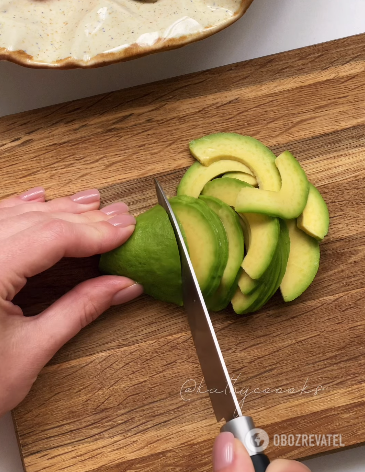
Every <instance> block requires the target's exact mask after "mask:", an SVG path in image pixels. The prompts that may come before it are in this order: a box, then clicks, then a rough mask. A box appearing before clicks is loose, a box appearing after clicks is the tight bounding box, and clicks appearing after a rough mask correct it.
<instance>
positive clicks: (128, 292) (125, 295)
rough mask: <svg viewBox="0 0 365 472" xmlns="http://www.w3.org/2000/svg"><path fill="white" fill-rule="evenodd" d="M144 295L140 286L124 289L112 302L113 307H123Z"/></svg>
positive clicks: (135, 285)
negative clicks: (124, 304) (123, 304)
mask: <svg viewBox="0 0 365 472" xmlns="http://www.w3.org/2000/svg"><path fill="white" fill-rule="evenodd" d="M142 293H143V287H142V285H140V284H137V283H136V284H134V285H131V286H130V287H127V288H124V289H123V290H120V292H117V293H116V294H115V295H114V297H113V299H112V302H111V305H112V306H113V305H121V304H122V303H127V302H129V301H131V300H133V299H134V298H137V297H139V296H140V295H142Z"/></svg>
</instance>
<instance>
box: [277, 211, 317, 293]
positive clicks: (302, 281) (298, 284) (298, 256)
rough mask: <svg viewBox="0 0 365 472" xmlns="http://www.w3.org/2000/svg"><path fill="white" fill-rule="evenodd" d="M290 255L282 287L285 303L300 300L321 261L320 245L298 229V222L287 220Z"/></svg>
mask: <svg viewBox="0 0 365 472" xmlns="http://www.w3.org/2000/svg"><path fill="white" fill-rule="evenodd" d="M286 225H287V227H288V230H289V237H290V253H289V260H288V265H287V268H286V272H285V275H284V278H283V280H282V282H281V285H280V290H281V294H282V296H283V298H284V301H286V302H291V301H292V300H295V299H296V298H298V297H299V296H300V295H301V294H302V293H303V292H304V291H305V290H307V288H308V287H309V285H310V284H311V283H312V281H313V279H314V277H315V276H316V274H317V271H318V267H319V259H320V250H319V243H318V241H317V240H316V239H314V238H312V237H311V236H309V235H308V234H307V233H305V232H304V231H302V230H301V229H299V228H298V227H297V224H296V220H287V221H286Z"/></svg>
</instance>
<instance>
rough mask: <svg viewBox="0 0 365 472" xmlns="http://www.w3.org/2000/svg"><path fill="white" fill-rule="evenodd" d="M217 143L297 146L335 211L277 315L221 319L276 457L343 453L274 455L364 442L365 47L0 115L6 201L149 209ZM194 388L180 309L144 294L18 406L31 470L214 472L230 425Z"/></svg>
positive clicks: (274, 304) (68, 263)
mask: <svg viewBox="0 0 365 472" xmlns="http://www.w3.org/2000/svg"><path fill="white" fill-rule="evenodd" d="M218 131H234V132H238V133H242V134H248V135H251V136H254V137H256V138H258V139H260V140H262V141H263V142H264V143H265V144H267V145H268V146H270V147H271V148H272V149H273V150H274V152H275V153H277V154H278V153H280V152H281V151H283V150H285V149H289V150H290V151H292V152H293V153H294V155H295V156H296V157H297V158H298V159H299V161H300V163H301V165H302V166H303V168H304V169H305V171H306V173H307V175H308V176H309V179H310V180H311V181H312V182H313V183H314V184H315V185H316V186H318V187H319V189H320V191H321V192H322V193H323V195H324V197H325V199H326V201H327V202H328V205H329V210H330V215H331V228H330V234H329V236H328V237H327V238H326V240H325V242H324V243H323V244H322V246H321V252H322V259H321V266H320V270H319V273H318V276H317V278H316V279H315V282H314V283H313V285H312V286H311V287H310V289H309V290H308V291H307V292H306V293H305V294H304V295H303V296H302V297H300V298H299V299H298V300H296V301H295V302H293V303H290V304H284V303H283V302H282V300H281V298H280V296H279V295H277V296H275V297H274V299H273V300H272V301H271V302H270V303H269V304H268V305H267V307H266V308H265V309H264V310H261V311H260V312H259V313H257V314H254V315H249V316H236V315H235V314H234V313H233V312H232V310H231V309H227V311H225V312H222V313H218V314H213V315H212V319H213V324H214V326H215V328H216V330H217V336H218V339H219V341H220V343H221V347H222V350H223V353H224V355H225V357H226V361H227V365H228V369H229V371H230V373H231V374H232V376H233V377H234V378H237V379H238V380H237V381H236V387H237V389H238V390H240V393H239V397H240V399H241V400H243V399H244V411H245V413H246V414H249V415H252V416H253V417H254V419H255V422H256V424H257V426H260V427H262V428H264V429H265V430H266V431H267V432H268V433H269V436H270V438H271V443H270V446H269V448H268V450H267V452H268V455H269V456H270V457H271V458H272V459H273V458H275V457H288V458H304V457H309V456H313V455H315V454H318V453H323V452H326V451H329V450H333V449H334V447H333V446H323V445H322V446H315V447H309V446H305V445H304V446H302V447H289V446H287V447H276V446H275V445H274V441H273V439H274V434H290V433H292V434H341V435H342V443H344V444H345V445H346V446H347V447H349V446H353V445H357V444H360V443H362V442H364V441H365V400H364V396H365V356H364V350H365V348H364V346H365V319H364V297H365V186H364V177H365V35H361V36H356V37H351V38H346V39H342V40H339V41H334V42H330V43H326V44H321V45H317V46H313V47H309V48H304V49H301V50H296V51H291V52H287V53H284V54H279V55H275V56H270V57H264V58H261V59H255V60H253V61H248V62H244V63H240V64H235V65H231V66H226V67H221V68H219V69H215V70H209V71H206V72H202V73H197V74H192V75H189V76H186V77H181V78H176V79H171V80H167V81H164V82H160V83H154V84H149V85H145V86H142V87H136V88H132V89H128V90H122V91H120V92H115V93H110V94H105V95H100V96H97V97H92V98H88V99H84V100H79V101H75V102H71V103H66V104H61V105H56V106H52V107H49V108H45V109H40V110H36V111H32V112H26V113H23V114H19V115H15V116H9V117H5V118H2V119H0V152H1V154H0V159H1V166H0V178H1V196H4V197H5V196H8V195H11V194H13V193H17V192H20V191H24V190H25V189H27V188H30V187H32V186H36V185H44V186H45V187H46V189H47V195H48V197H49V198H54V197H57V196H60V195H67V194H71V193H73V192H76V191H78V190H81V189H85V188H90V187H99V188H101V189H102V198H103V204H106V203H110V202H114V201H117V200H119V199H123V200H124V201H126V202H127V203H128V204H129V205H130V208H131V210H132V212H133V213H134V214H138V213H140V212H141V211H143V210H145V209H146V208H149V207H150V206H151V205H154V204H155V203H156V197H155V193H154V189H153V183H152V176H158V177H159V179H160V180H161V181H162V184H163V186H164V187H165V188H166V189H167V190H168V192H170V194H173V193H174V192H175V189H176V185H177V183H178V181H179V179H180V178H181V176H182V175H183V173H184V170H185V169H186V168H187V167H188V166H189V165H191V164H192V162H193V160H192V158H191V157H190V155H189V152H188V142H189V141H190V140H191V139H194V138H197V137H200V136H202V135H205V134H208V133H213V132H218ZM92 275H97V258H92V259H88V260H77V261H74V260H64V261H62V262H61V263H59V264H58V265H57V266H56V267H55V268H54V269H52V270H50V271H48V272H47V273H45V274H43V275H41V276H39V277H35V278H34V279H32V280H31V281H30V282H29V284H28V286H27V288H26V289H25V290H24V292H23V293H22V294H21V296H20V297H19V298H18V300H17V302H18V303H19V304H20V305H21V306H22V307H23V308H24V311H25V313H26V314H35V313H38V312H39V311H40V310H41V309H43V308H44V307H45V306H47V305H49V304H50V303H51V302H52V301H53V300H54V299H56V298H57V297H59V296H60V295H61V294H63V293H64V292H66V291H67V290H68V289H69V288H70V287H72V286H73V285H75V284H76V283H77V282H79V281H81V280H84V279H85V278H87V277H90V276H92ZM201 377H202V374H201V371H200V367H199V363H198V360H197V357H196V353H195V350H194V346H193V343H192V340H191V335H190V332H189V328H188V324H187V320H186V316H185V314H184V312H183V310H182V309H181V308H177V307H174V306H172V305H168V304H164V303H160V302H157V301H154V300H152V299H151V298H149V297H148V296H143V297H141V298H140V299H138V300H136V301H133V302H132V303H129V304H128V305H126V306H123V307H115V308H113V309H111V310H109V311H108V312H107V313H105V314H104V315H103V316H101V317H100V318H99V319H98V320H97V321H96V322H95V323H93V324H92V325H91V326H89V327H87V328H86V329H84V330H83V331H82V332H81V333H80V334H79V335H78V336H77V337H76V338H75V339H73V340H72V341H71V342H70V343H68V344H67V345H66V346H65V347H64V348H63V349H61V350H60V351H59V353H58V354H57V355H56V356H55V358H54V359H53V360H52V361H51V362H50V363H49V365H47V366H46V367H45V368H44V369H43V371H42V372H41V374H40V376H39V378H38V380H37V381H36V383H35V385H34V388H33V389H32V391H31V393H30V394H29V396H28V397H27V398H26V400H25V401H24V402H23V403H22V404H21V405H20V406H19V407H18V408H17V409H16V410H15V412H14V419H15V422H16V427H17V432H18V437H19V443H20V447H21V451H22V455H23V459H24V464H25V469H26V471H27V472H38V471H43V472H44V471H55V472H56V471H57V472H59V471H60V470H66V471H70V472H71V471H72V472H75V471H77V472H86V471H98V472H101V471H103V472H104V471H108V472H122V471H142V470H143V471H156V472H157V471H161V470H164V471H184V472H186V471H210V470H211V459H210V457H211V449H212V445H213V440H214V437H215V436H216V435H217V433H218V431H219V426H220V425H218V424H216V422H215V418H214V415H213V411H212V408H211V405H210V401H209V398H208V395H207V394H204V393H199V389H198V388H197V389H196V391H195V392H193V393H191V394H190V395H184V393H183V392H182V387H183V385H184V384H185V382H186V381H187V380H189V379H190V384H189V385H191V384H192V381H193V380H194V381H196V383H197V385H199V383H200V381H201ZM185 386H186V384H185ZM290 388H292V389H293V390H292V391H291V392H292V393H289V392H288V389H290ZM247 389H248V390H247ZM267 389H271V390H270V391H269V390H267ZM275 389H276V392H273V390H275ZM280 389H282V390H280ZM201 390H204V388H202V389H201ZM245 392H246V393H245ZM280 392H282V393H280ZM182 397H184V399H185V401H184V400H183V399H182Z"/></svg>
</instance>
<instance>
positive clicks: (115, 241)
mask: <svg viewBox="0 0 365 472" xmlns="http://www.w3.org/2000/svg"><path fill="white" fill-rule="evenodd" d="M114 224H118V217H114V218H112V219H110V220H108V222H106V221H101V222H97V223H90V224H86V223H71V222H69V221H65V220H59V219H52V220H49V221H47V222H43V223H40V224H38V225H35V226H33V227H31V228H28V229H26V230H24V231H21V232H20V233H18V234H17V235H15V236H14V237H12V238H9V239H7V240H5V241H4V243H3V245H2V251H1V254H0V296H2V297H3V298H4V299H5V300H12V299H13V298H14V296H15V295H16V294H17V293H18V292H19V290H21V289H22V288H23V286H24V285H25V283H26V280H27V278H28V277H32V276H33V275H36V274H39V273H40V272H43V271H45V270H47V269H49V268H50V267H52V266H53V265H54V264H55V263H56V262H58V261H59V260H60V259H62V258H63V257H89V256H93V255H95V254H102V253H104V252H107V251H111V250H112V249H115V248H116V247H118V246H120V245H121V244H123V243H124V242H125V241H126V240H127V239H128V238H129V237H130V236H131V234H132V233H133V231H134V225H130V226H127V227H119V226H114Z"/></svg>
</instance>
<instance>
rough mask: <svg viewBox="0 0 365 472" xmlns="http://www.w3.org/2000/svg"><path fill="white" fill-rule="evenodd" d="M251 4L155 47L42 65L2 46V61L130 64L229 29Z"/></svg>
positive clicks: (84, 65) (69, 66)
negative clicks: (129, 62) (210, 24)
mask: <svg viewBox="0 0 365 472" xmlns="http://www.w3.org/2000/svg"><path fill="white" fill-rule="evenodd" d="M252 2H253V0H242V2H241V6H240V8H239V9H238V10H237V11H236V12H235V14H234V15H233V16H232V18H230V19H229V20H227V21H226V22H224V23H222V24H219V25H217V26H214V27H212V28H209V27H207V28H205V29H204V30H203V31H200V32H199V33H194V34H190V35H186V36H181V37H180V38H171V39H167V40H166V39H162V38H160V39H159V40H158V41H156V43H155V44H153V45H152V46H146V47H142V46H139V45H138V44H136V43H135V44H131V45H130V46H128V47H127V48H125V49H123V50H122V51H119V52H109V53H100V54H97V55H96V56H94V57H92V58H91V59H90V60H88V61H84V60H80V59H74V58H72V57H66V58H65V59H60V60H58V61H55V62H42V61H37V60H36V59H34V58H33V56H31V55H29V54H27V53H26V52H24V51H22V50H18V51H9V50H8V49H6V48H2V47H0V60H5V61H9V62H14V63H15V64H19V65H21V66H25V67H30V68H36V69H77V68H81V69H88V68H95V67H103V66H106V65H108V64H114V63H116V62H123V61H129V60H131V59H136V58H138V57H142V56H147V55H148V54H153V53H157V52H162V51H168V50H170V49H176V48H179V47H182V46H185V45H186V44H189V43H193V42H195V41H199V40H201V39H204V38H207V37H208V36H212V35H213V34H215V33H217V32H218V31H221V30H223V29H225V28H227V27H228V26H230V25H231V24H232V23H234V22H236V21H237V20H239V19H240V18H241V17H242V16H243V15H244V13H245V12H246V11H247V9H248V7H249V6H250V5H251V3H252Z"/></svg>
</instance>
